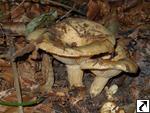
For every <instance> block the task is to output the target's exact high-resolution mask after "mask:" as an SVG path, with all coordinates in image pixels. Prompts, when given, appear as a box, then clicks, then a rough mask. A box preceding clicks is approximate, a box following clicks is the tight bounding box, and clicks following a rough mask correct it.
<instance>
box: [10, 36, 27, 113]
mask: <svg viewBox="0 0 150 113" xmlns="http://www.w3.org/2000/svg"><path fill="white" fill-rule="evenodd" d="M9 44H10V55H11V57H10V60H11V64H12V69H13V74H14V87H15V89H16V93H17V99H18V102H20V103H21V102H22V96H21V90H20V84H19V79H18V72H17V66H16V62H14V59H13V57H12V56H13V53H14V52H15V47H14V42H13V38H11V39H10V41H9ZM19 113H24V112H23V107H22V106H19Z"/></svg>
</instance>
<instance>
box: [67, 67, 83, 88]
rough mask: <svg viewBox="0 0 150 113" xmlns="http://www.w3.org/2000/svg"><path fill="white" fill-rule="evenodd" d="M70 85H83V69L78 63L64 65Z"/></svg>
mask: <svg viewBox="0 0 150 113" xmlns="http://www.w3.org/2000/svg"><path fill="white" fill-rule="evenodd" d="M66 67H67V72H68V80H69V83H70V87H72V86H75V87H83V86H84V85H83V82H82V78H83V71H82V70H81V69H80V66H79V65H66Z"/></svg>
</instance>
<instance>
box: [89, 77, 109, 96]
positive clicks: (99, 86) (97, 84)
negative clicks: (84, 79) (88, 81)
mask: <svg viewBox="0 0 150 113" xmlns="http://www.w3.org/2000/svg"><path fill="white" fill-rule="evenodd" d="M108 80H109V78H105V77H100V76H96V77H95V78H94V81H93V83H92V85H91V88H90V95H91V97H95V96H96V95H97V94H98V93H99V92H101V91H102V90H103V88H104V87H105V85H106V83H107V82H108Z"/></svg>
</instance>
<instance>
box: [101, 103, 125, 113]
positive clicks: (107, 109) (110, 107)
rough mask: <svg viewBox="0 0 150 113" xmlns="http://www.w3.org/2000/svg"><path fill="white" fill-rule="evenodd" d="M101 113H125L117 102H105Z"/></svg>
mask: <svg viewBox="0 0 150 113" xmlns="http://www.w3.org/2000/svg"><path fill="white" fill-rule="evenodd" d="M100 113H125V111H124V109H123V108H120V107H119V106H117V105H116V103H115V102H110V101H108V102H105V103H104V104H103V106H102V107H101V109H100Z"/></svg>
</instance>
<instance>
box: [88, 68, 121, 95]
mask: <svg viewBox="0 0 150 113" xmlns="http://www.w3.org/2000/svg"><path fill="white" fill-rule="evenodd" d="M120 72H121V71H120V70H107V71H97V70H94V71H92V73H94V74H95V75H96V77H95V79H94V81H93V83H92V85H91V88H90V95H91V97H95V96H97V95H98V94H99V93H101V91H102V90H103V88H104V87H105V85H106V84H107V82H108V80H109V79H110V78H112V77H114V76H116V75H118V74H119V73H120Z"/></svg>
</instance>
